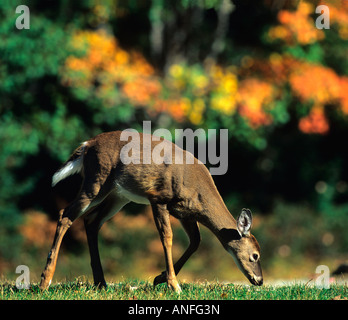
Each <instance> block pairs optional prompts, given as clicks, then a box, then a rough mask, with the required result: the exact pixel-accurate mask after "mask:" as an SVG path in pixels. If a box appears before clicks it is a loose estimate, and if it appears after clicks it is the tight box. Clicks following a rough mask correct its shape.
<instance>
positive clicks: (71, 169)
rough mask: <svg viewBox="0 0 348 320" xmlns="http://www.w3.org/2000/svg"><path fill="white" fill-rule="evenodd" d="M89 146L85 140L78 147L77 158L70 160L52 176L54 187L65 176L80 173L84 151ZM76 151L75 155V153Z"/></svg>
mask: <svg viewBox="0 0 348 320" xmlns="http://www.w3.org/2000/svg"><path fill="white" fill-rule="evenodd" d="M86 147H87V141H86V142H84V143H83V144H82V145H81V146H80V148H78V149H77V150H76V151H75V153H76V152H77V151H78V152H77V153H76V158H74V159H73V160H70V159H69V160H68V161H67V162H66V163H65V164H64V165H63V166H62V167H61V168H60V169H59V170H58V171H57V172H56V173H55V174H54V175H53V177H52V187H54V186H55V185H56V184H57V183H58V182H60V181H62V180H64V179H65V178H67V177H69V176H71V175H73V174H75V173H80V172H81V170H82V167H83V157H84V152H85V149H86ZM75 153H74V154H73V155H75Z"/></svg>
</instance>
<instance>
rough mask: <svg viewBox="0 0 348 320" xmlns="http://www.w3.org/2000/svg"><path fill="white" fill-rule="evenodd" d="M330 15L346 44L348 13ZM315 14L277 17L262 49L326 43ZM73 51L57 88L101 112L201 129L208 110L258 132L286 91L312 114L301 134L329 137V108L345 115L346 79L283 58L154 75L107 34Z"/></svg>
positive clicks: (302, 60) (83, 40) (305, 10)
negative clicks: (130, 109) (125, 106)
mask: <svg viewBox="0 0 348 320" xmlns="http://www.w3.org/2000/svg"><path fill="white" fill-rule="evenodd" d="M330 8H331V10H332V12H333V13H334V14H332V17H333V18H332V20H331V22H332V23H333V24H334V25H335V26H337V28H338V30H339V36H340V37H341V38H342V39H343V40H344V39H346V37H347V22H348V7H347V5H345V4H342V3H341V2H340V1H336V2H335V3H334V4H333V5H332V6H330ZM314 10H315V7H314V5H313V3H311V2H309V1H302V2H300V3H299V5H298V6H297V7H295V8H293V9H289V10H280V11H279V13H278V16H277V19H278V24H277V25H275V26H272V27H271V28H270V29H269V30H268V32H267V33H266V39H267V41H268V43H269V44H272V43H282V44H283V45H286V47H287V48H289V47H293V48H296V47H309V46H310V45H313V44H315V43H317V42H321V41H325V37H326V35H325V31H324V30H320V29H317V28H316V26H315V20H314V18H315V17H313V13H314ZM72 46H73V48H74V49H76V50H77V51H78V54H76V55H71V56H69V57H68V58H67V59H66V61H65V65H64V67H63V69H62V72H61V74H62V83H63V84H64V85H65V86H68V87H71V88H72V89H74V90H75V91H76V94H78V95H82V96H83V97H84V98H85V99H87V98H88V97H90V96H91V95H95V96H96V97H98V98H99V99H100V101H101V103H102V104H103V106H104V107H106V108H117V105H118V104H122V103H123V102H125V101H127V102H128V103H130V104H131V105H133V106H134V107H136V108H144V110H146V112H148V113H149V114H150V115H156V114H161V113H167V114H169V115H170V116H171V117H172V118H173V119H174V120H175V121H177V122H179V123H180V122H183V121H188V122H190V123H191V124H192V125H200V124H202V123H204V122H206V121H207V116H206V115H207V112H208V110H214V112H216V113H217V114H218V115H219V116H221V117H226V116H227V117H234V116H238V117H241V118H242V119H244V121H245V123H247V124H248V125H249V126H250V128H251V129H257V128H260V127H263V126H270V125H272V124H277V117H274V114H276V113H277V112H278V111H277V103H276V102H277V101H279V100H282V98H283V97H284V95H285V94H286V93H287V92H289V90H290V94H291V95H292V96H293V97H294V99H298V101H299V102H300V103H302V104H305V105H307V106H308V105H309V106H311V108H310V109H309V110H308V111H307V115H304V116H303V117H302V118H301V119H299V129H300V130H301V131H302V132H303V133H307V134H309V133H312V134H313V133H315V134H325V133H327V132H328V130H329V129H330V124H329V121H328V119H327V118H326V115H325V107H326V106H327V105H329V104H331V105H335V106H336V108H337V109H338V111H341V112H343V113H344V114H347V113H348V97H347V96H348V94H347V92H348V90H347V87H348V84H347V83H348V81H347V77H345V76H341V75H339V74H337V72H336V71H335V70H334V69H332V68H330V67H329V66H326V65H325V64H323V63H320V61H314V62H311V61H307V60H306V57H305V56H304V57H299V56H296V55H293V54H291V53H290V52H289V51H288V50H287V51H284V52H281V51H280V52H272V53H270V55H269V58H268V59H267V58H266V59H265V58H257V57H256V58H251V57H248V56H245V57H244V59H243V61H242V64H241V65H240V66H238V65H227V66H221V65H218V64H216V63H215V62H212V61H206V63H205V64H203V65H188V64H186V63H174V64H172V65H171V66H170V67H169V68H168V71H167V72H166V73H165V74H164V75H160V74H159V72H158V71H156V70H155V69H154V67H153V66H152V65H151V64H150V63H149V62H148V61H147V60H146V59H145V58H144V57H143V55H142V54H141V53H139V52H136V51H130V52H128V51H126V50H124V49H122V47H121V46H120V45H119V43H118V41H117V39H115V38H114V37H113V36H112V35H110V34H108V33H107V32H105V31H80V32H77V33H76V34H75V35H74V36H73V38H72ZM299 108H300V105H299Z"/></svg>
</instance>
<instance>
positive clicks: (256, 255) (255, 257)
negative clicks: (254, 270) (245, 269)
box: [250, 253, 259, 262]
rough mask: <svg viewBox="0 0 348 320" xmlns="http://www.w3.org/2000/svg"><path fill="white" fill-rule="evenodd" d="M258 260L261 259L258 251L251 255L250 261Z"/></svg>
mask: <svg viewBox="0 0 348 320" xmlns="http://www.w3.org/2000/svg"><path fill="white" fill-rule="evenodd" d="M257 260H259V255H258V254H257V253H253V254H252V255H251V256H250V261H253V262H256V261H257Z"/></svg>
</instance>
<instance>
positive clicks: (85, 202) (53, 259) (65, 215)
mask: <svg viewBox="0 0 348 320" xmlns="http://www.w3.org/2000/svg"><path fill="white" fill-rule="evenodd" d="M103 182H104V181H103ZM100 189H101V180H100V179H99V180H94V181H90V180H89V181H88V180H87V179H85V180H84V182H83V185H82V188H81V190H80V192H79V194H78V196H77V198H76V199H75V200H74V201H73V202H72V203H71V204H70V205H68V206H67V207H66V208H65V209H64V210H61V211H60V215H59V220H58V224H57V229H56V234H55V237H54V240H53V244H52V248H51V251H50V252H49V254H48V257H47V262H46V267H45V269H44V271H43V272H42V274H41V282H40V288H41V289H43V290H44V289H47V288H48V287H49V285H50V284H51V281H52V278H53V275H54V271H55V269H56V264H57V258H58V253H59V249H60V245H61V242H62V240H63V237H64V235H65V233H66V232H67V231H68V229H69V228H70V226H71V225H72V223H73V221H74V220H75V219H76V218H78V217H79V216H81V215H82V214H83V213H84V212H86V211H87V209H88V207H89V206H90V205H91V204H92V201H93V200H94V199H95V198H96V197H97V196H99V191H100Z"/></svg>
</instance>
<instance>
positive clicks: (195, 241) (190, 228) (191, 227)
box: [153, 220, 201, 286]
mask: <svg viewBox="0 0 348 320" xmlns="http://www.w3.org/2000/svg"><path fill="white" fill-rule="evenodd" d="M180 222H181V224H182V226H183V227H184V230H185V231H186V233H187V235H188V237H189V239H190V244H189V246H188V248H187V249H186V251H185V252H184V254H183V255H182V256H181V258H180V259H179V260H178V261H177V262H176V263H175V264H174V270H175V274H176V275H178V273H179V272H180V270H181V268H182V267H183V266H184V264H185V263H186V262H187V260H188V259H189V258H190V257H191V256H192V254H193V253H194V252H195V251H196V250H197V249H198V246H199V244H200V242H201V235H200V232H199V227H198V223H197V222H196V221H192V220H180ZM163 282H166V272H165V271H164V272H162V273H161V274H160V275H158V276H157V277H156V278H155V280H154V281H153V285H154V286H157V285H158V284H160V283H163Z"/></svg>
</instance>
